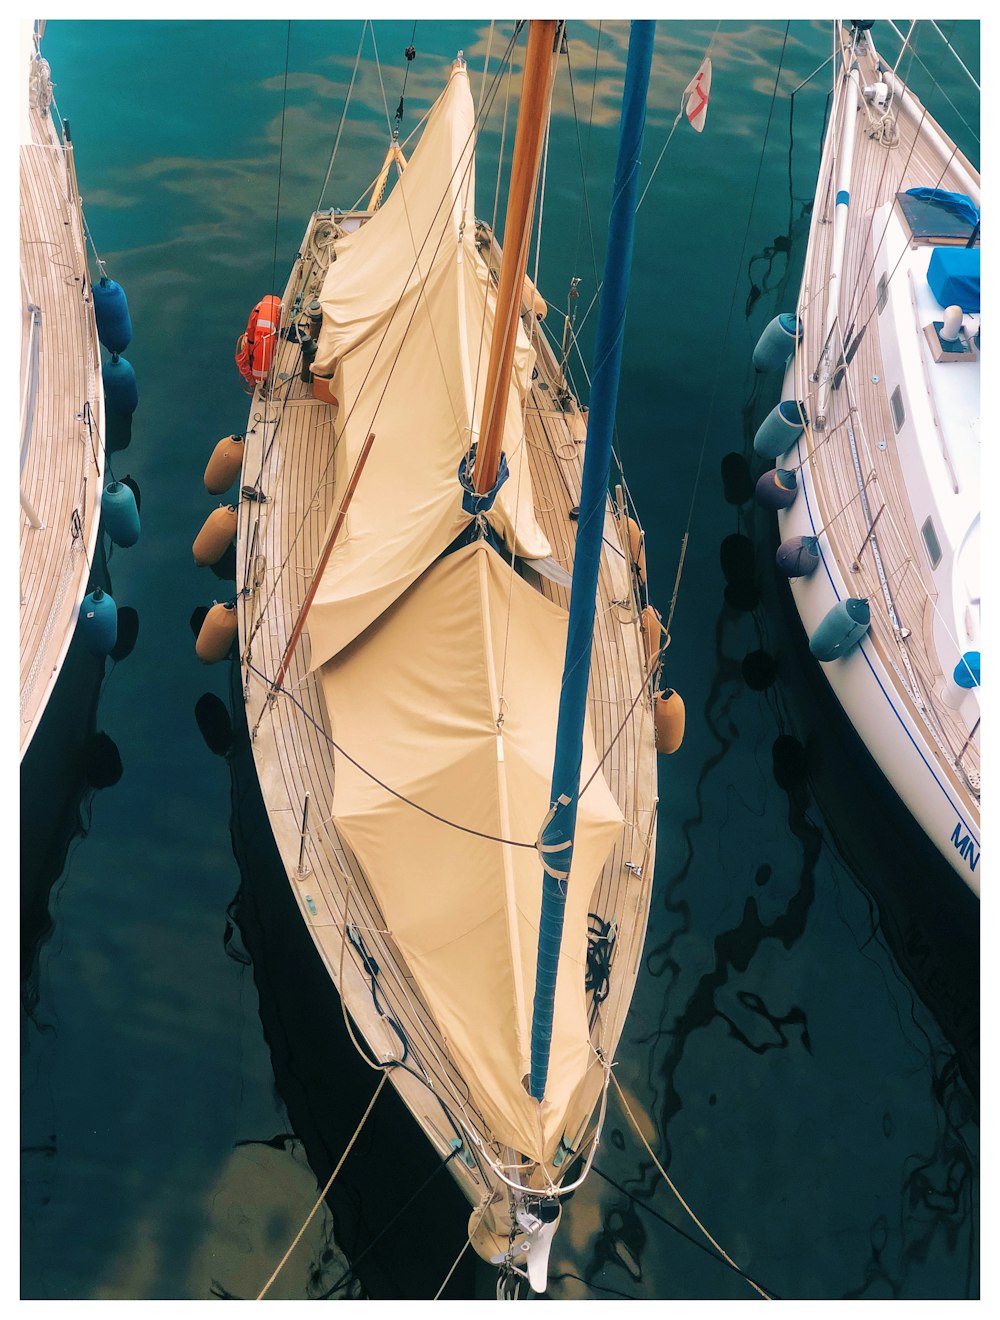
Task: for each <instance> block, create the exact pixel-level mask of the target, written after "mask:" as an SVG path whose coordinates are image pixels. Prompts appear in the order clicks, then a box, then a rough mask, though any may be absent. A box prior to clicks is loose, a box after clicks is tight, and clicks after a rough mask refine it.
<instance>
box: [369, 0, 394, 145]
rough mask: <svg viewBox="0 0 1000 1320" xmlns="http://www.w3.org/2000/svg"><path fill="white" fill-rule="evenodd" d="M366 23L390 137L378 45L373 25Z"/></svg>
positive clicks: (387, 107)
mask: <svg viewBox="0 0 1000 1320" xmlns="http://www.w3.org/2000/svg"><path fill="white" fill-rule="evenodd" d="M367 22H368V27H369V29H370V31H371V34H372V49H373V50H374V51H375V69H376V72H377V73H378V85H379V86H380V87H381V88H382V104H383V105H384V106H385V122H386V126H387V127H388V129H389V136H390V137H392V118H391V116H390V114H389V102H388V101H387V100H386V97H385V83H384V82H383V81H382V61H381V60H380V59H379V57H378V45H377V43H376V41H375V24H374V23H373V22H372V21H371V19H368V20H367Z"/></svg>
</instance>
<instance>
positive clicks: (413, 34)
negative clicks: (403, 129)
mask: <svg viewBox="0 0 1000 1320" xmlns="http://www.w3.org/2000/svg"><path fill="white" fill-rule="evenodd" d="M416 36H417V20H416V19H414V20H413V28H412V30H411V32H410V44H409V45H408V46H407V48H406V50H405V51H404V52H403V54H404V56H405V57H406V67H405V68H404V69H403V86H402V87H401V88H400V91H399V108H398V109H397V111H396V118H395V121H394V122H395V128H394V129H393V135H394V136H395V137H398V136H399V126H400V124H401V123H402V122H403V101H404V99H405V97H406V80H407V78H409V76H410V65H411V64H412V63H413V60H414V59H415V58H416V54H417V51H416V47H415V46H414V42H415V40H416ZM410 51H413V54H412V55H411V54H410V53H409V52H410Z"/></svg>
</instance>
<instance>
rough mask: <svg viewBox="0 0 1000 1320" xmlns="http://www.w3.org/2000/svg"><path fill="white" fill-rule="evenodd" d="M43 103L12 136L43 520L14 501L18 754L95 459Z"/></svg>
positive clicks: (73, 279) (85, 297)
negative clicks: (17, 512)
mask: <svg viewBox="0 0 1000 1320" xmlns="http://www.w3.org/2000/svg"><path fill="white" fill-rule="evenodd" d="M44 100H45V94H44V89H43V90H42V92H41V93H40V94H39V93H36V94H34V95H33V96H32V97H31V105H30V109H29V111H28V114H27V123H28V132H29V133H30V140H29V141H26V142H22V144H21V205H20V226H21V249H20V251H21V308H22V310H21V380H22V382H23V384H22V391H23V393H22V404H21V419H22V455H23V468H22V471H21V491H22V495H23V496H24V497H26V498H27V500H28V501H29V503H30V504H31V506H32V507H33V508H34V510H35V512H36V513H37V514H38V517H39V519H40V521H41V522H42V524H43V525H42V526H41V527H38V528H36V527H32V526H31V523H30V520H29V517H28V515H27V514H26V513H25V511H24V508H23V506H22V510H21V530H20V544H21V661H20V673H21V687H20V709H21V721H20V746H21V755H22V756H23V754H24V751H25V749H26V747H27V745H28V742H29V741H30V739H31V735H32V733H33V732H34V730H35V727H36V725H37V723H38V720H39V719H40V718H41V714H42V711H43V710H44V707H45V703H46V701H47V699H48V696H49V693H50V692H51V690H52V687H53V685H54V683H55V680H56V677H57V675H58V672H59V669H60V666H61V665H62V661H63V659H64V657H65V654H66V651H67V649H68V647H69V643H70V639H71V638H72V635H73V629H74V627H75V625H76V617H77V612H78V610H79V605H80V601H81V599H82V597H83V594H84V591H85V589H86V584H87V577H88V574H89V564H88V559H89V558H90V557H91V556H92V553H93V548H94V544H95V542H96V538H97V525H98V520H99V513H100V492H101V482H102V473H103V467H104V464H103V454H102V450H101V434H102V428H103V395H102V390H101V358H100V347H99V345H98V341H97V333H96V329H95V326H94V314H93V307H92V303H91V295H90V282H89V278H88V275H87V261H86V251H85V248H84V237H83V226H82V219H81V212H80V202H79V197H78V195H77V191H76V180H75V174H74V170H73V160H72V150H73V149H72V146H71V145H70V144H68V143H67V144H66V145H65V146H64V145H63V144H62V143H61V142H60V140H59V138H58V136H57V134H56V131H55V125H54V124H53V122H52V118H51V115H50V113H49V110H48V106H47V105H45V107H44V108H42V102H43V101H44ZM35 309H37V311H36V310H35ZM33 318H34V319H36V321H37V326H36V331H35V333H36V335H37V339H36V348H35V349H34V350H33V349H32V347H31V341H32V330H31V322H32V319H33ZM25 449H26V453H25V452H24V451H25Z"/></svg>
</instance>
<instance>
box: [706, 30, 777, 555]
mask: <svg viewBox="0 0 1000 1320" xmlns="http://www.w3.org/2000/svg"><path fill="white" fill-rule="evenodd" d="M789 26H790V23H788V22H786V24H785V34H784V37H783V38H782V42H781V54H780V56H779V58H778V68H777V70H776V72H775V75H774V88H773V90H772V92H771V104H770V107H769V109H768V112H767V124H766V125H765V128H764V141H763V143H762V144H761V149H760V159H759V160H758V162H757V177H756V178H755V179H754V185H753V194H752V196H751V198H750V208H749V210H748V212H747V224H746V229H745V230H744V233H743V245H742V247H741V248H740V256H739V261H738V263H737V270H738V271H742V270H743V258H744V256H745V255H746V250H747V242H748V241H749V238H750V226H751V224H752V223H753V212H754V206H755V205H756V202H757V190H758V189H759V187H760V176H761V173H762V171H763V168H764V154H765V152H766V151H767V139H768V135H769V133H770V131H771V119H772V117H773V115H774V106H775V102H776V101H777V97H778V83H779V81H780V79H781V70H782V67H783V66H784V62H785V50H786V47H787V45H788V30H789ZM738 289H739V280H738V277H737V279H734V280H733V296H732V298H731V299H730V300H729V312H728V314H727V316H726V328H725V330H724V331H723V334H722V345H721V347H720V349H719V362H720V366H719V370H718V371H717V372H716V373H715V380H714V381H713V382H712V396H711V398H710V399H709V404H708V415H707V417H706V419H705V430H704V432H703V434H702V438H701V448H700V450H699V451H698V467H697V469H696V471H695V477H694V486H693V488H692V491H691V505H690V507H689V509H688V517H687V525H686V526H685V528H684V532H685V535H686V534H687V533H689V532H690V531H691V523H692V521H693V519H694V508H695V501H696V500H697V498H698V486H699V484H700V482H701V474H702V471H703V469H704V466H705V450H706V448H707V447H708V434H709V431H710V429H711V425H712V416H713V414H714V412H715V400H716V396H717V395H718V391H719V381H720V379H721V377H722V366H721V363H722V354H723V351H724V349H725V346H726V342H727V340H728V338H729V329H730V326H731V325H732V321H733V309H734V308H735V306H736V294H737V291H738Z"/></svg>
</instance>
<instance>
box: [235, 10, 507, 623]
mask: <svg viewBox="0 0 1000 1320" xmlns="http://www.w3.org/2000/svg"><path fill="white" fill-rule="evenodd" d="M516 37H517V31H516V30H515V33H514V36H513V37H512V38H511V41H510V43H509V44H508V47H507V50H506V52H505V55H504V60H503V61H502V62H501V69H500V70H499V71H498V73H497V75H496V77H495V79H494V81H493V83H492V84H491V87H490V95H489V101H490V104H489V105H488V106H487V108H486V114H488V113H489V110H490V107H491V105H492V102H493V100H494V99H495V96H496V89H497V87H498V85H499V81H500V78H501V76H502V71H503V64H505V63H507V62H508V61H509V59H510V54H511V51H512V49H513V46H514V42H515V40H516ZM476 130H477V124H476V123H475V122H474V123H473V127H472V129H471V131H470V136H469V139H468V140H467V141H471V140H472V139H473V137H474V136H475V133H476ZM463 154H464V151H463ZM473 159H474V158H473V157H470V162H469V165H468V166H467V167H466V172H467V171H468V169H470V168H471V167H472V163H473ZM457 170H458V164H456V166H455V168H454V169H453V170H452V173H451V176H450V178H449V180H448V184H449V185H450V184H451V182H452V180H453V179H454V177H455V173H456V171H457ZM448 196H449V194H448V191H447V187H446V190H445V193H444V194H443V195H442V197H441V200H440V201H439V202H438V205H437V209H436V210H435V212H434V216H433V217H432V219H431V227H430V228H429V229H428V231H427V234H426V235H425V237H424V240H423V242H422V243H421V245H420V249H419V251H418V252H417V253H416V255H415V257H414V261H413V265H412V266H411V267H410V271H409V274H408V275H407V278H406V281H405V283H404V286H403V289H402V291H401V292H400V294H399V297H398V298H397V300H396V302H395V304H394V306H393V309H392V312H391V313H390V315H389V318H388V320H387V321H386V324H385V328H384V329H383V331H382V337H381V339H380V340H379V343H378V345H377V347H376V349H375V352H374V354H373V356H372V360H371V362H370V363H369V364H368V368H367V370H366V372H365V375H364V378H363V379H362V381H361V382H360V384H359V386H358V389H357V393H356V395H355V400H354V403H352V404H351V407H350V409H349V410H348V412H347V415H346V416H345V418H344V420H343V423H342V425H341V431H340V436H341V437H342V436H343V435H344V434H345V432H346V428H347V424H348V422H349V421H350V420H351V417H352V416H353V415H354V409H355V407H356V406H357V401H358V399H360V397H361V394H362V391H363V390H364V386H365V384H366V383H367V381H368V377H369V376H370V375H371V373H372V371H373V370H374V369H375V364H376V362H378V361H379V353H380V351H381V347H382V344H383V343H384V342H385V339H386V336H387V335H388V333H389V329H390V327H391V325H392V322H393V320H394V318H395V316H396V313H397V312H398V311H399V308H400V307H401V306H402V302H403V297H404V295H405V293H406V289H407V287H408V286H409V283H410V280H411V279H412V278H413V274H414V271H416V270H417V269H418V267H419V263H420V258H421V255H422V254H423V250H424V248H425V247H426V246H427V243H428V242H429V241H430V238H431V236H432V233H433V226H434V223H435V221H436V220H437V216H438V212H439V211H440V210H441V208H442V206H443V205H444V203H445V202H446V201H447V200H448ZM444 237H445V229H444V228H442V230H441V233H440V235H439V236H438V241H437V244H436V245H435V248H434V253H433V255H432V257H431V261H432V263H433V260H434V257H436V255H437V252H438V250H439V248H440V246H441V244H442V242H443V241H444ZM419 305H420V304H419V301H415V302H414V306H413V310H412V311H411V312H410V319H409V321H408V322H407V326H406V330H405V331H404V333H403V340H405V337H406V333H407V332H408V331H409V327H410V325H411V324H412V322H413V319H414V317H415V316H416V314H417V309H418V307H419ZM400 342H401V344H402V340H401V341H400ZM400 351H401V349H400ZM398 359H399V353H398V352H397V355H396V358H395V359H394V361H393V363H392V365H391V367H390V369H389V374H388V375H387V377H386V380H385V384H384V385H383V387H382V392H381V394H380V395H379V397H378V400H377V401H376V403H375V410H374V412H373V414H372V418H371V423H370V425H369V427H368V431H367V432H366V434H367V433H368V432H370V431H371V430H372V427H373V426H374V422H375V417H376V416H377V414H378V410H379V408H380V407H381V406H382V400H383V399H384V398H385V395H386V393H387V391H388V389H389V383H390V381H391V379H392V373H393V371H394V370H395V367H396V363H397V362H398ZM292 380H294V376H293V377H292V378H291V379H290V380H289V382H288V387H287V389H286V395H287V393H288V390H290V388H291V384H292ZM266 402H267V401H266V400H265V407H266ZM278 420H280V419H278ZM277 427H278V422H277V420H276V423H275V430H274V434H272V437H271V441H270V443H269V445H268V452H270V445H271V444H273V443H274V439H275V436H276V435H277ZM339 442H340V437H338V440H337V444H335V445H334V449H333V452H332V453H331V455H330V458H329V459H328V460H327V462H326V464H325V466H324V467H323V470H322V471H321V472H320V474H319V478H318V481H317V485H316V487H315V488H314V490H313V494H312V498H311V499H310V508H309V509H308V510H307V512H306V513H305V514H304V515H303V517H302V519H301V520H300V522H299V526H298V529H297V531H296V533H295V538H294V541H293V546H294V544H295V543H297V541H298V538H299V536H300V535H301V534H302V531H303V529H304V527H305V524H306V521H307V520H308V518H309V515H310V513H311V505H312V500H313V499H315V497H316V495H317V494H318V493H319V490H320V489H321V487H322V486H323V485H324V484H325V482H326V477H327V473H328V472H329V470H330V467H331V465H332V464H333V462H334V459H335V457H336V453H337V445H339ZM290 553H291V551H289V554H290ZM287 563H288V556H286V557H285V561H284V563H283V564H282V566H281V569H280V570H279V574H278V576H277V577H276V579H275V582H274V585H273V586H272V589H271V591H270V593H269V594H268V597H267V600H266V601H265V607H264V609H262V610H261V613H260V616H259V618H258V621H257V625H256V628H255V632H254V636H255V635H256V631H257V629H259V628H260V627H261V626H262V624H263V621H264V613H265V610H266V606H267V605H269V604H270V602H271V599H272V597H273V595H274V592H275V591H276V590H277V586H278V583H279V582H280V580H281V575H282V574H283V573H284V571H285V567H286V566H287ZM250 640H252V637H251V639H250Z"/></svg>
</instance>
